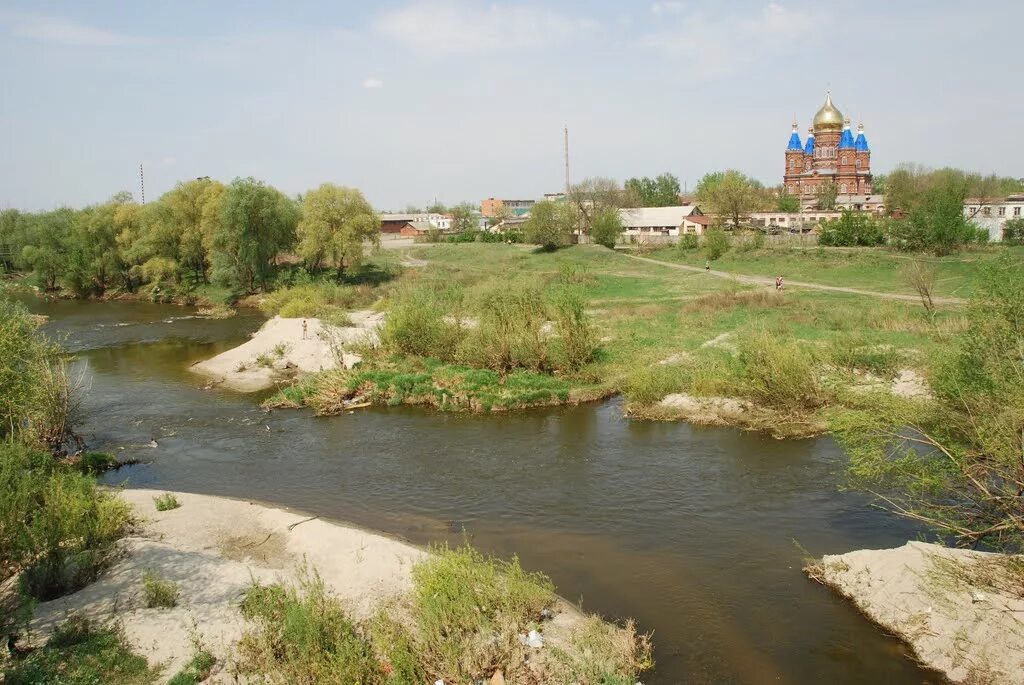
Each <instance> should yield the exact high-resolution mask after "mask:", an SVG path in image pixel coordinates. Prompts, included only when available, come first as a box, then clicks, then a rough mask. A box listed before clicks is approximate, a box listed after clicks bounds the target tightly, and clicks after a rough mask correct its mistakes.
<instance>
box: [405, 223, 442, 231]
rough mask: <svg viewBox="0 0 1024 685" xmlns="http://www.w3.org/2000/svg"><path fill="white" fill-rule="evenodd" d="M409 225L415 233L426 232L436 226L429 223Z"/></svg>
mask: <svg viewBox="0 0 1024 685" xmlns="http://www.w3.org/2000/svg"><path fill="white" fill-rule="evenodd" d="M409 225H410V226H412V227H413V228H415V229H416V230H417V231H421V232H426V231H430V230H433V229H436V228H437V226H435V225H434V224H432V223H430V222H429V221H410V222H409Z"/></svg>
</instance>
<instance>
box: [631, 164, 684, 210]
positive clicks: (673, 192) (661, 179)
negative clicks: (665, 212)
mask: <svg viewBox="0 0 1024 685" xmlns="http://www.w3.org/2000/svg"><path fill="white" fill-rule="evenodd" d="M625 189H626V191H627V192H628V193H629V194H630V195H632V196H635V197H637V198H639V201H640V203H641V206H644V207H674V206H676V205H678V204H679V195H680V193H681V189H680V187H679V179H678V178H676V177H675V176H673V175H672V174H670V173H668V172H665V173H663V174H658V175H657V176H655V177H654V178H649V177H647V176H644V177H642V178H631V179H628V180H627V181H626V183H625Z"/></svg>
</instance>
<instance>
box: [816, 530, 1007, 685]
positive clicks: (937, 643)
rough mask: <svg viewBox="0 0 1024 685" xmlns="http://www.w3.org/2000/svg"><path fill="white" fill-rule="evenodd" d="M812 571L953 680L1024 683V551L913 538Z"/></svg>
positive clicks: (832, 558) (830, 559)
mask: <svg viewBox="0 0 1024 685" xmlns="http://www.w3.org/2000/svg"><path fill="white" fill-rule="evenodd" d="M806 571H807V573H808V575H810V576H811V578H813V579H814V580H817V581H819V582H821V583H823V584H824V585H827V586H828V587H830V588H832V589H833V590H835V591H836V592H838V593H839V594H841V595H842V596H844V597H846V598H848V599H849V600H850V601H852V602H853V603H854V604H855V605H856V606H857V608H859V609H860V610H861V611H863V612H864V613H865V614H866V615H867V616H868V617H869V618H871V619H872V620H873V621H875V622H876V623H878V624H879V625H880V626H882V627H883V628H885V629H886V630H888V631H890V632H891V633H893V634H894V635H896V636H898V637H900V638H902V639H903V640H905V641H906V642H907V643H908V644H909V645H910V646H911V648H912V649H913V651H914V654H915V655H916V656H917V658H918V659H920V661H921V663H922V664H924V665H926V666H929V667H931V668H934V669H936V670H938V671H941V672H942V673H944V674H945V675H946V676H947V677H948V678H949V679H950V680H952V681H953V682H958V683H959V682H965V683H991V684H993V685H998V684H1004V683H1005V684H1006V685H1010V684H1011V683H1021V682H1024V680H1022V679H1024V557H1020V556H1017V557H1013V556H1007V555H1003V554H990V553H984V552H975V551H972V550H963V549H948V548H945V547H939V546H937V545H932V544H927V543H923V542H908V543H907V544H906V545H904V546H903V547H899V548H896V549H882V550H869V549H866V550H858V551H856V552H848V553H846V554H836V555H827V556H825V557H823V558H822V559H821V561H820V562H817V563H815V564H812V565H811V566H809V567H808V568H807V569H806Z"/></svg>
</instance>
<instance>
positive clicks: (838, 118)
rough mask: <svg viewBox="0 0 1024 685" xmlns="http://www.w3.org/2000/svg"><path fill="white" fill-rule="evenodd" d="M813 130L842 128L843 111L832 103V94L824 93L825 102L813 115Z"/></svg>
mask: <svg viewBox="0 0 1024 685" xmlns="http://www.w3.org/2000/svg"><path fill="white" fill-rule="evenodd" d="M814 130H815V131H841V130H843V113H842V112H840V111H839V110H838V109H836V106H835V105H833V104H832V96H831V95H825V104H824V105H822V106H821V109H819V110H818V113H817V114H815V115H814Z"/></svg>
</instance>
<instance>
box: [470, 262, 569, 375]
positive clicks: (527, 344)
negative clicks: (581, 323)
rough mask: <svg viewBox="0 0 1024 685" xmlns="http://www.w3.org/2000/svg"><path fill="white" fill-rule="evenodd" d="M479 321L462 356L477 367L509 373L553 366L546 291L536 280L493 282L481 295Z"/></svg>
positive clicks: (542, 370) (478, 309) (545, 368)
mask: <svg viewBox="0 0 1024 685" xmlns="http://www.w3.org/2000/svg"><path fill="white" fill-rule="evenodd" d="M477 312H478V313H479V322H478V324H477V326H476V328H474V329H472V330H471V331H470V332H469V334H468V335H467V337H466V340H465V342H464V343H463V346H462V350H461V356H462V358H463V359H465V360H466V361H468V362H469V363H470V364H472V365H473V366H477V367H482V368H486V369H491V370H492V371H497V372H498V373H501V374H506V373H508V372H510V371H512V370H513V369H528V370H531V371H539V372H545V371H549V370H550V369H551V362H550V358H549V357H550V355H549V350H548V341H547V337H548V336H547V335H546V334H545V333H544V331H543V330H542V326H543V325H544V322H545V319H546V314H547V312H546V307H545V303H544V293H543V291H542V290H541V288H540V286H539V284H537V283H536V282H533V281H517V282H513V283H502V284H493V285H489V286H487V287H486V289H485V290H484V292H483V294H482V296H481V297H480V300H479V303H478V307H477Z"/></svg>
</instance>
